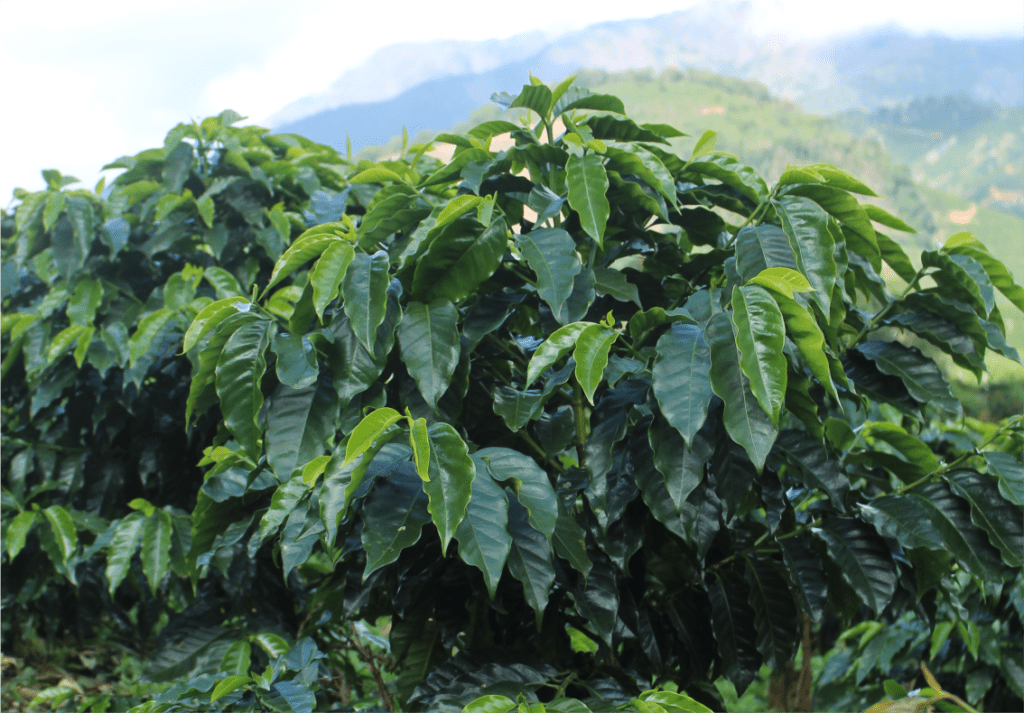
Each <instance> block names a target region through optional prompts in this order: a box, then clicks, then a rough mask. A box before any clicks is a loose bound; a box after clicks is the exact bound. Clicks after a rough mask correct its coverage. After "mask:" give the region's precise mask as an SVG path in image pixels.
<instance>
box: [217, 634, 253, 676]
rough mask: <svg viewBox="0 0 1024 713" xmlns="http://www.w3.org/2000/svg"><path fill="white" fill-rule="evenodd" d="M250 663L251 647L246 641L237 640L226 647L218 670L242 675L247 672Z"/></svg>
mask: <svg viewBox="0 0 1024 713" xmlns="http://www.w3.org/2000/svg"><path fill="white" fill-rule="evenodd" d="M251 662H252V647H251V646H250V645H249V641H248V640H247V639H239V640H238V641H236V642H235V643H233V644H231V646H229V647H228V650H227V651H226V652H225V653H224V658H222V659H221V661H220V668H219V669H218V670H220V671H225V672H227V673H233V674H236V675H244V674H245V673H247V672H248V671H249V666H250V664H251Z"/></svg>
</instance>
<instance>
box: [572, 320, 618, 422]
mask: <svg viewBox="0 0 1024 713" xmlns="http://www.w3.org/2000/svg"><path fill="white" fill-rule="evenodd" d="M618 336H619V334H618V332H615V331H614V330H611V329H609V328H608V327H605V326H604V325H603V324H591V325H590V326H589V327H587V328H586V329H584V330H583V331H582V332H580V334H579V336H578V337H577V338H576V348H575V350H573V353H572V358H573V359H575V360H576V371H575V373H576V380H577V381H579V382H580V386H582V387H583V393H584V394H586V396H587V401H589V402H590V403H591V404H593V403H594V392H595V391H597V387H598V386H599V385H600V383H601V380H602V379H603V378H604V368H605V367H606V366H608V352H609V351H610V350H611V348H612V344H613V343H614V342H615V340H616V339H618Z"/></svg>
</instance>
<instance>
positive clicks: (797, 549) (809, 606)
mask: <svg viewBox="0 0 1024 713" xmlns="http://www.w3.org/2000/svg"><path fill="white" fill-rule="evenodd" d="M778 542H779V549H781V550H782V556H783V560H784V562H785V564H786V567H787V568H788V569H789V576H790V579H791V580H792V581H793V584H794V585H796V591H797V594H799V595H800V601H801V603H802V604H803V607H804V611H806V612H807V613H808V614H809V615H810V617H811V621H813V622H818V621H820V620H821V615H822V611H823V610H824V608H825V606H826V605H827V604H828V584H827V582H826V579H825V571H824V565H823V563H822V561H821V558H820V557H818V554H817V553H816V552H815V551H814V549H812V547H811V545H810V537H809V536H808V535H801V536H797V537H791V538H788V539H781V540H779V541H778Z"/></svg>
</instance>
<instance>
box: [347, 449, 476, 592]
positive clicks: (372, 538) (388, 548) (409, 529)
mask: <svg viewBox="0 0 1024 713" xmlns="http://www.w3.org/2000/svg"><path fill="white" fill-rule="evenodd" d="M431 455H433V454H431ZM470 467H472V463H471V464H470ZM410 470H411V468H410ZM421 483H422V481H421V480H420V479H419V478H418V477H417V476H416V474H415V473H412V472H409V473H407V472H405V471H402V470H399V471H396V472H395V473H392V474H391V475H390V476H389V477H387V478H378V479H377V480H376V481H375V482H374V485H373V489H372V490H371V491H370V493H369V494H368V495H367V496H366V499H365V500H364V501H363V511H362V512H363V532H362V541H363V549H364V550H366V569H364V570H363V581H366V578H367V577H368V576H370V574H372V573H373V572H374V571H375V570H378V569H380V568H381V567H384V566H385V565H388V564H391V563H392V562H394V561H395V560H396V559H398V555H400V554H401V553H402V550H403V549H405V548H406V547H409V546H410V545H413V544H415V543H416V542H417V541H418V540H419V539H420V533H421V531H422V530H423V526H424V525H426V524H427V523H428V522H430V512H429V511H428V510H427V496H426V495H425V494H424V493H423V488H422V487H421ZM467 491H468V487H467Z"/></svg>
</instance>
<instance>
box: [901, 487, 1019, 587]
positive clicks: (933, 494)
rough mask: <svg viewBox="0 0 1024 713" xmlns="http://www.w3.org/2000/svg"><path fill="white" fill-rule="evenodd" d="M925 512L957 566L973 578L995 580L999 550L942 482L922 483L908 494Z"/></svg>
mask: <svg viewBox="0 0 1024 713" xmlns="http://www.w3.org/2000/svg"><path fill="white" fill-rule="evenodd" d="M909 494H910V496H911V497H914V498H917V499H918V501H919V502H920V503H921V504H922V505H923V506H924V507H925V509H926V511H927V512H928V517H929V519H931V521H932V524H933V525H934V526H935V529H936V530H937V531H938V533H939V535H940V536H941V537H942V541H943V543H944V544H945V546H946V547H945V548H946V549H947V550H948V551H949V552H950V554H952V555H953V557H954V558H955V560H956V561H957V562H958V563H959V565H960V567H962V568H963V569H966V570H967V571H968V572H970V573H971V574H973V575H974V576H976V577H981V578H983V579H998V578H999V572H1000V570H1001V569H1002V562H1001V559H1000V553H999V551H998V550H997V549H996V548H994V547H993V546H992V545H991V544H989V539H988V537H987V536H986V534H985V532H984V531H983V530H982V529H981V528H979V527H978V526H977V525H975V524H974V523H973V522H972V520H971V515H970V505H969V504H968V503H967V502H965V501H964V500H962V499H960V498H958V497H957V496H956V495H954V494H953V492H952V490H951V489H950V486H949V484H948V483H946V482H944V481H938V482H932V483H926V484H924V485H920V486H918V487H916V488H914V489H913V490H911V491H910V493H909Z"/></svg>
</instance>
